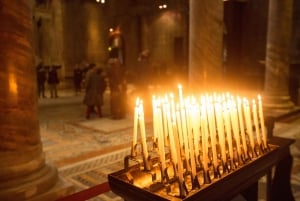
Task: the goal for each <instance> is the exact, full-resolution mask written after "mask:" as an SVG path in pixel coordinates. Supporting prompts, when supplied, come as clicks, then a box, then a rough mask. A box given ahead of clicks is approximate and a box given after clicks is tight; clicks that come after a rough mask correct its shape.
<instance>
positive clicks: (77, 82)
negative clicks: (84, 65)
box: [73, 64, 83, 94]
mask: <svg viewBox="0 0 300 201" xmlns="http://www.w3.org/2000/svg"><path fill="white" fill-rule="evenodd" d="M82 78H83V70H82V69H81V68H80V66H79V65H78V64H76V65H75V68H74V71H73V81H74V88H75V94H77V93H80V91H81V83H82Z"/></svg>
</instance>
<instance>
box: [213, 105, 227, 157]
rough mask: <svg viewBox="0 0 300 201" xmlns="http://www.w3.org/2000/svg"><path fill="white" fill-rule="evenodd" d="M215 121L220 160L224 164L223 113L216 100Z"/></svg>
mask: <svg viewBox="0 0 300 201" xmlns="http://www.w3.org/2000/svg"><path fill="white" fill-rule="evenodd" d="M215 111H216V119H217V128H218V136H219V144H220V147H221V156H222V160H223V161H224V162H226V148H225V133H224V123H223V111H222V107H221V104H220V100H217V102H216V103H215Z"/></svg>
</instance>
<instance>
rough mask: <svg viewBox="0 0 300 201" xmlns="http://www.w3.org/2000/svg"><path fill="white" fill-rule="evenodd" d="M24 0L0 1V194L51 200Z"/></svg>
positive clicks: (53, 180)
mask: <svg viewBox="0 0 300 201" xmlns="http://www.w3.org/2000/svg"><path fill="white" fill-rule="evenodd" d="M30 5H31V3H30V1H28V0H19V1H16V0H1V1H0V44H1V48H0V66H1V68H0V83H1V84H0V91H1V96H0V121H1V123H0V200H3V201H20V200H55V199H56V198H57V195H56V196H55V195H54V194H55V193H54V194H53V192H52V193H50V191H52V190H53V189H54V187H56V186H57V182H58V174H57V171H56V169H55V168H54V167H52V166H49V165H47V164H46V163H45V158H44V154H43V151H42V144H41V140H40V134H39V122H38V110H37V91H36V83H35V80H36V78H35V68H34V59H33V58H34V53H33V47H32V46H33V45H32V40H33V39H32V35H33V33H32V32H33V26H32V15H31V14H32V9H31V7H30Z"/></svg>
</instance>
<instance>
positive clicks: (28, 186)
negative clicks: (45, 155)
mask: <svg viewBox="0 0 300 201" xmlns="http://www.w3.org/2000/svg"><path fill="white" fill-rule="evenodd" d="M0 184H1V185H0V186H1V188H0V200H2V201H20V200H24V201H25V200H28V201H53V200H57V199H58V198H60V197H63V196H66V195H68V194H69V193H71V192H72V191H73V188H72V186H71V185H68V184H67V183H66V182H65V181H63V180H62V179H61V178H60V177H58V173H57V170H56V168H55V167H53V166H50V165H45V166H44V167H43V168H41V169H40V170H38V171H37V172H34V173H32V174H30V175H26V176H24V177H21V178H15V179H12V180H8V181H0Z"/></svg>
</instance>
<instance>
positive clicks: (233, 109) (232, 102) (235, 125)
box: [229, 98, 241, 155]
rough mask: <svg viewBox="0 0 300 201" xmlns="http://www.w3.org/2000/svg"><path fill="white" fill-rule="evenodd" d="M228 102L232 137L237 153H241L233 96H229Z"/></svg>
mask: <svg viewBox="0 0 300 201" xmlns="http://www.w3.org/2000/svg"><path fill="white" fill-rule="evenodd" d="M229 102H230V105H231V109H230V114H231V123H232V128H233V134H234V139H235V141H236V147H237V152H238V155H241V147H240V144H241V140H240V133H239V123H238V116H237V108H236V103H235V101H234V100H233V98H231V100H230V101H229Z"/></svg>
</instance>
